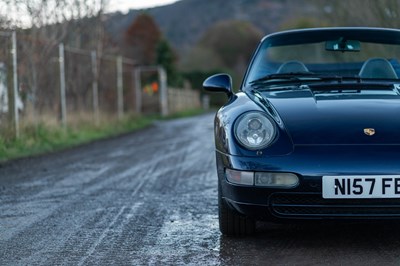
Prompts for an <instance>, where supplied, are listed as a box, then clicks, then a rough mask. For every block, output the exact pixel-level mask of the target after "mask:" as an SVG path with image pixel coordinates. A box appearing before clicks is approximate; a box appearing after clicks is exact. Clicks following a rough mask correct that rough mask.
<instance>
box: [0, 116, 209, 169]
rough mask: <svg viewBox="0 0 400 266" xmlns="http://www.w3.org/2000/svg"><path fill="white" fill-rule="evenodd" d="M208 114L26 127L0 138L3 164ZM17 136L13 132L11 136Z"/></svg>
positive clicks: (127, 118)
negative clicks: (76, 125) (17, 134)
mask: <svg viewBox="0 0 400 266" xmlns="http://www.w3.org/2000/svg"><path fill="white" fill-rule="evenodd" d="M202 113H204V111H203V110H202V109H191V110H186V111H182V112H178V113H175V114H172V115H170V116H167V117H161V116H159V115H150V116H127V117H125V118H124V119H122V120H120V121H118V120H115V121H108V122H103V123H101V124H100V125H98V126H95V125H93V124H86V125H79V127H67V128H61V127H55V126H54V127H49V126H47V125H44V124H38V125H35V126H26V127H24V128H23V129H22V132H21V136H20V137H19V138H18V139H16V138H14V137H6V136H7V135H4V134H3V135H0V162H4V161H7V160H11V159H16V158H21V157H28V156H33V155H38V154H43V153H48V152H53V151H58V150H62V149H66V148H70V147H74V146H78V145H81V144H84V143H88V142H91V141H95V140H99V139H104V138H108V137H113V136H118V135H120V134H124V133H129V132H134V131H136V130H139V129H143V128H145V127H148V126H150V125H151V124H152V123H153V122H155V121H157V120H166V119H173V118H181V117H189V116H194V115H199V114H202ZM12 135H13V134H11V133H10V136H12Z"/></svg>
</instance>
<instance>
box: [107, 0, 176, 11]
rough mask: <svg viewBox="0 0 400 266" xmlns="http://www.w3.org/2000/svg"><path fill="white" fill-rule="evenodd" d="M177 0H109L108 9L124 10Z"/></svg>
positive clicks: (161, 4) (165, 3) (166, 3)
mask: <svg viewBox="0 0 400 266" xmlns="http://www.w3.org/2000/svg"><path fill="white" fill-rule="evenodd" d="M177 1H178V0H111V1H110V7H109V11H110V12H114V11H121V12H126V11H128V10H129V9H143V8H150V7H155V6H163V5H168V4H171V3H174V2H177Z"/></svg>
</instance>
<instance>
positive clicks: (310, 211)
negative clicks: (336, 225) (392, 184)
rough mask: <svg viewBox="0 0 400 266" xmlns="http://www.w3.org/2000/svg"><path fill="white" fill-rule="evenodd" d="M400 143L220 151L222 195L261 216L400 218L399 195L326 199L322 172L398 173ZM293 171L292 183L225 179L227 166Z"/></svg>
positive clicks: (234, 205) (244, 210)
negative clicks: (260, 152) (280, 152)
mask: <svg viewBox="0 0 400 266" xmlns="http://www.w3.org/2000/svg"><path fill="white" fill-rule="evenodd" d="M398 158H400V146H375V147H373V148H372V149H371V147H370V146H367V147H365V146H359V147H351V148H349V147H348V146H343V147H340V146H337V147H336V146H331V147H300V148H297V149H295V151H294V152H293V153H292V154H289V155H285V156H276V157H269V158H267V157H261V156H260V157H242V156H231V155H226V154H222V153H219V152H217V167H218V175H219V182H220V184H221V193H222V198H223V199H224V200H225V201H226V202H227V203H228V205H229V206H230V207H231V208H232V209H234V210H236V211H237V212H239V213H241V214H243V215H245V216H249V217H253V218H255V219H257V220H276V219H393V218H394V219H396V218H397V219H400V199H324V198H323V197H322V176H324V175H363V174H364V175H396V174H397V175H398V174H399V173H400V161H399V160H398ZM226 168H229V169H235V170H239V171H272V172H290V173H295V174H296V175H298V177H299V180H300V183H299V185H298V186H297V187H295V188H291V189H278V188H276V189H274V188H261V187H254V186H240V185H235V184H232V183H229V182H227V180H226V176H225V169H226Z"/></svg>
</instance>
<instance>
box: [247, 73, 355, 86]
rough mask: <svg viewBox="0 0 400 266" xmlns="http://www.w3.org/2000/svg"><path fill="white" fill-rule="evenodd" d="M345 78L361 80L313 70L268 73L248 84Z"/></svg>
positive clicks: (339, 80) (338, 79)
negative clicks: (317, 72)
mask: <svg viewBox="0 0 400 266" xmlns="http://www.w3.org/2000/svg"><path fill="white" fill-rule="evenodd" d="M346 80H354V81H356V82H358V83H360V82H361V80H362V79H361V78H360V77H359V76H337V75H325V74H316V73H313V72H295V73H277V74H270V75H267V76H265V77H262V78H259V79H256V80H253V81H251V82H250V83H249V84H250V86H252V87H253V86H257V85H275V84H285V83H296V84H298V83H302V82H310V81H338V82H339V83H341V82H343V81H346Z"/></svg>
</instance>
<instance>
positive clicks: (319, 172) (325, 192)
mask: <svg viewBox="0 0 400 266" xmlns="http://www.w3.org/2000/svg"><path fill="white" fill-rule="evenodd" d="M399 60H400V30H395V29H381V28H320V29H305V30H293V31H285V32H279V33H275V34H271V35H268V36H266V37H265V38H264V39H263V40H262V41H261V43H260V45H259V47H258V48H257V50H256V52H255V54H254V56H253V59H252V61H251V63H250V65H249V67H248V70H247V72H246V74H245V76H244V79H243V83H242V85H241V88H240V91H239V92H238V93H236V94H235V93H233V91H232V81H231V78H230V76H228V75H226V74H218V75H214V76H212V77H209V78H208V79H207V80H205V81H204V83H203V86H204V89H205V90H207V91H211V92H224V93H226V94H227V95H228V96H229V101H228V103H227V104H226V105H224V106H223V107H222V108H221V109H220V110H219V111H218V113H217V115H216V117H215V132H214V133H215V147H216V159H217V172H218V179H219V180H218V192H219V193H218V203H219V223H220V230H221V232H222V233H223V234H226V235H246V234H250V233H252V232H254V230H255V221H257V220H267V221H274V220H285V219H286V220H288V219H292V220H295V219H297V220H303V219H391V218H400V80H399V77H400V62H399Z"/></svg>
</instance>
